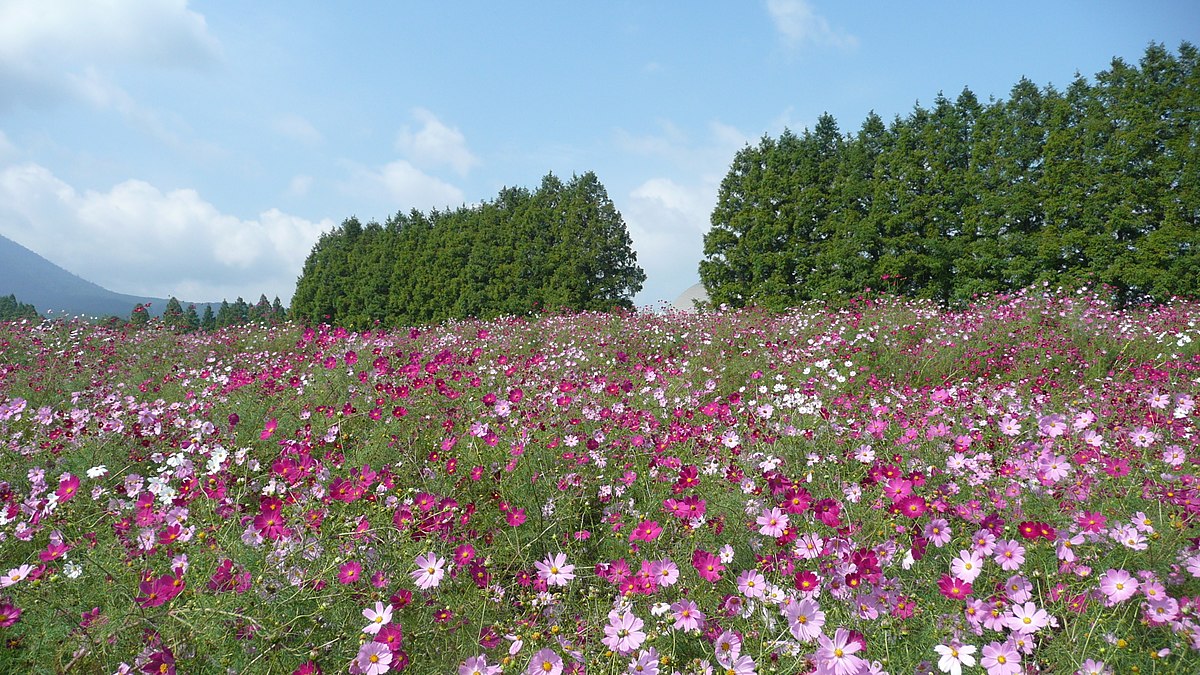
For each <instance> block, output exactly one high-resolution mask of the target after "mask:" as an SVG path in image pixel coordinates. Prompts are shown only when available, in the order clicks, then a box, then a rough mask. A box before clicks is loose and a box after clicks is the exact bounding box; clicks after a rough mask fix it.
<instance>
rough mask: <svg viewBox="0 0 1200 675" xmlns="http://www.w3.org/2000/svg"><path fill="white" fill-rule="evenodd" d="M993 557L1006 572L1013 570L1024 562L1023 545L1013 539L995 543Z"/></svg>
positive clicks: (1017, 568) (1019, 567)
mask: <svg viewBox="0 0 1200 675" xmlns="http://www.w3.org/2000/svg"><path fill="white" fill-rule="evenodd" d="M992 557H993V559H995V561H996V564H998V565H1000V568H1001V569H1003V570H1004V571H1006V572H1015V571H1017V570H1019V569H1021V565H1024V564H1025V547H1024V546H1022V545H1021V544H1020V543H1019V542H1018V541H1016V540H1015V539H1009V540H1006V541H1002V542H1000V543H998V544H996V550H995V551H994V552H993V556H992Z"/></svg>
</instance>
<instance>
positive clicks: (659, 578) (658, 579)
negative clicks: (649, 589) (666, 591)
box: [650, 558, 679, 588]
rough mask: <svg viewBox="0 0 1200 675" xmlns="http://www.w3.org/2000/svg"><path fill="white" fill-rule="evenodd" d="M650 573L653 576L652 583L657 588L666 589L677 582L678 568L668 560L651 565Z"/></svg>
mask: <svg viewBox="0 0 1200 675" xmlns="http://www.w3.org/2000/svg"><path fill="white" fill-rule="evenodd" d="M650 573H651V574H653V575H654V582H655V584H656V585H657V586H658V587H659V588H668V587H670V586H673V585H674V584H675V582H676V581H678V580H679V566H678V565H676V564H675V562H674V561H673V560H671V559H670V558H668V559H665V560H656V561H654V562H653V563H651V564H650Z"/></svg>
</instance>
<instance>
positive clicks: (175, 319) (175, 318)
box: [162, 295, 186, 331]
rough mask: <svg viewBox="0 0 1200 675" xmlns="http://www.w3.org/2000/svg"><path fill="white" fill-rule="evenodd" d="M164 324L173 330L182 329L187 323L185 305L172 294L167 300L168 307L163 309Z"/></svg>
mask: <svg viewBox="0 0 1200 675" xmlns="http://www.w3.org/2000/svg"><path fill="white" fill-rule="evenodd" d="M162 321H163V324H164V325H166V326H167V328H170V329H171V330H175V331H181V330H183V329H184V327H185V325H186V320H185V319H184V318H183V305H181V304H180V303H179V300H178V299H177V298H176V297H175V296H173V295H172V296H171V297H170V299H168V300H167V308H166V309H164V310H163V315H162Z"/></svg>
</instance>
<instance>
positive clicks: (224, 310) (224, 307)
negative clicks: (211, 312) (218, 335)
mask: <svg viewBox="0 0 1200 675" xmlns="http://www.w3.org/2000/svg"><path fill="white" fill-rule="evenodd" d="M235 323H237V315H235V314H234V312H233V308H232V307H230V305H229V302H228V301H226V300H221V307H220V309H218V310H217V316H216V321H215V324H216V328H218V329H220V328H226V327H228V326H232V325H234V324H235Z"/></svg>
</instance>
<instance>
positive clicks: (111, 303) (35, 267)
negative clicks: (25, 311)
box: [0, 235, 219, 318]
mask: <svg viewBox="0 0 1200 675" xmlns="http://www.w3.org/2000/svg"><path fill="white" fill-rule="evenodd" d="M10 293H11V294H12V295H15V296H17V300H18V301H20V302H24V303H28V304H31V305H33V306H34V307H36V308H37V310H38V313H40V314H41V315H42V316H45V317H51V318H53V317H61V316H77V315H83V316H92V317H102V316H119V317H121V318H128V317H129V313H130V312H131V311H133V307H134V305H137V304H138V303H142V304H143V305H144V304H146V303H150V310H151V311H150V313H151V314H153V315H155V316H158V315H161V314H162V311H163V310H164V309H165V308H166V306H167V299H166V298H148V297H141V296H137V295H125V294H124V293H114V292H112V291H110V290H108V289H107V288H104V287H102V286H99V285H97V284H94V283H92V282H90V281H87V280H86V279H81V278H79V277H78V276H75V275H74V274H71V273H70V272H68V271H66V270H64V269H63V268H61V267H59V266H58V265H55V264H54V263H52V262H50V261H49V260H46V259H45V258H43V257H42V256H40V255H38V254H36V253H34V252H33V251H30V250H29V249H27V248H25V247H24V246H21V245H20V244H18V243H17V242H15V241H13V240H11V239H9V238H7V237H4V236H2V235H0V296H6V295H9V294H10ZM181 302H182V304H183V306H184V307H187V306H188V303H187V302H183V301H181ZM205 304H208V303H196V308H197V309H199V310H201V311H203V310H204V305H205ZM218 304H219V303H218ZM213 309H216V308H215V307H214V308H213Z"/></svg>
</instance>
